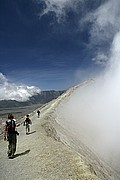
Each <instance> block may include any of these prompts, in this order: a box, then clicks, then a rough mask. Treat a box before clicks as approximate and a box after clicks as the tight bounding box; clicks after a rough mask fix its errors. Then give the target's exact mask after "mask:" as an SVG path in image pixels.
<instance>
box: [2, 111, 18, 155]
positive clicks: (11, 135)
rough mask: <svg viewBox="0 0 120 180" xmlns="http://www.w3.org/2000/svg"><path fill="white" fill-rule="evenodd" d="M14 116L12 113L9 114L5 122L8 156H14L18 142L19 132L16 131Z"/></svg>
mask: <svg viewBox="0 0 120 180" xmlns="http://www.w3.org/2000/svg"><path fill="white" fill-rule="evenodd" d="M13 119H14V117H13V115H12V114H11V113H9V114H8V120H7V121H6V124H5V131H4V140H5V141H6V140H7V141H8V142H9V144H8V157H9V158H14V154H15V152H16V143H17V135H19V133H18V132H17V131H16V123H15V121H14V120H13Z"/></svg>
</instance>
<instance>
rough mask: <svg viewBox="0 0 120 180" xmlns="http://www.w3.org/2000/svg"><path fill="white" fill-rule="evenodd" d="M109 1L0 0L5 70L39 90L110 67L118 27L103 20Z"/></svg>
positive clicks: (0, 59) (0, 54) (0, 53)
mask: <svg viewBox="0 0 120 180" xmlns="http://www.w3.org/2000/svg"><path fill="white" fill-rule="evenodd" d="M116 1H117V0H116ZM109 2H111V1H108V0H97V1H95V0H91V1H90V2H89V1H87V0H81V1H80V0H75V1H74V2H73V1H72V0H56V1H55V0H29V1H28V0H24V1H21V0H11V1H9V0H1V1H0V72H1V74H2V75H3V76H4V77H5V78H6V79H7V82H9V83H14V84H16V86H19V85H22V84H24V85H26V86H35V87H38V88H40V89H41V90H49V89H54V90H62V89H67V88H69V87H71V86H73V85H75V84H77V83H79V82H81V81H83V80H85V79H87V78H89V77H93V76H96V74H98V73H100V72H101V71H102V70H104V68H105V67H106V64H107V62H108V58H109V50H110V46H111V43H112V40H113V37H114V34H115V32H116V29H117V27H116V26H115V28H113V27H114V25H115V24H112V22H111V24H110V25H108V22H109V23H110V20H109V19H107V20H106V21H105V19H106V18H105V17H106V13H108V12H107V11H106V12H105V10H104V8H105V7H109V6H110V5H109V4H110V3H109ZM106 9H107V8H106ZM116 24H117V23H116ZM109 26H110V27H109ZM108 30H109V32H108ZM106 34H107V35H106ZM1 86H2V85H1Z"/></svg>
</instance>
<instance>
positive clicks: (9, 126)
mask: <svg viewBox="0 0 120 180" xmlns="http://www.w3.org/2000/svg"><path fill="white" fill-rule="evenodd" d="M15 126H16V125H15V121H14V120H9V121H6V132H7V134H13V133H15Z"/></svg>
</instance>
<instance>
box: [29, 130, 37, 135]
mask: <svg viewBox="0 0 120 180" xmlns="http://www.w3.org/2000/svg"><path fill="white" fill-rule="evenodd" d="M35 132H36V131H32V132H29V133H27V135H29V134H33V133H35Z"/></svg>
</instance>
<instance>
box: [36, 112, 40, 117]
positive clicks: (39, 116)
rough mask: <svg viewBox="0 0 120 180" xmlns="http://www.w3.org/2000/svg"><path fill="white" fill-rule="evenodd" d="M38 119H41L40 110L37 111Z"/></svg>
mask: <svg viewBox="0 0 120 180" xmlns="http://www.w3.org/2000/svg"><path fill="white" fill-rule="evenodd" d="M37 114H38V118H39V117H40V110H37Z"/></svg>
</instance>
